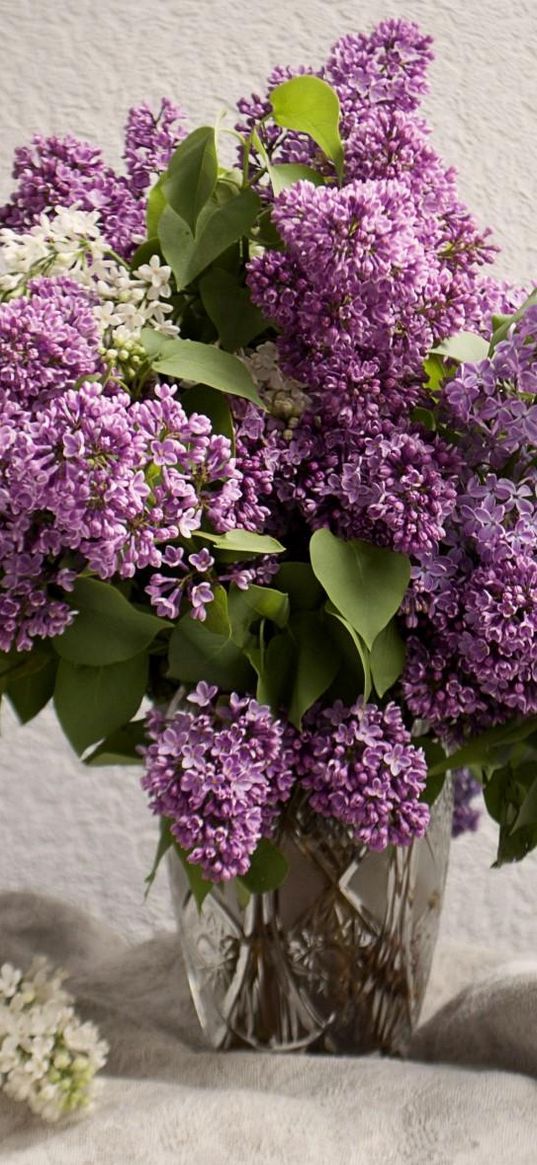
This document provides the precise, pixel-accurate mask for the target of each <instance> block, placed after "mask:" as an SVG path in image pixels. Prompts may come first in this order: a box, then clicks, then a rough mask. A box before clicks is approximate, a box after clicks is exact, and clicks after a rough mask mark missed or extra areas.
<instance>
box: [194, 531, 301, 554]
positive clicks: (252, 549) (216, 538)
mask: <svg viewBox="0 0 537 1165" xmlns="http://www.w3.org/2000/svg"><path fill="white" fill-rule="evenodd" d="M194 537H195V538H204V539H205V540H206V541H207V542H210V543H211V545H212V546H214V548H215V550H229V551H233V552H234V553H237V554H245V555H252V554H282V553H283V551H284V550H285V546H282V544H281V542H278V541H277V539H276V538H271V536H270V535H269V534H255V533H253V532H252V531H251V530H239V529H237V530H226V533H225V534H209V533H207V531H205V530H195V531H194Z"/></svg>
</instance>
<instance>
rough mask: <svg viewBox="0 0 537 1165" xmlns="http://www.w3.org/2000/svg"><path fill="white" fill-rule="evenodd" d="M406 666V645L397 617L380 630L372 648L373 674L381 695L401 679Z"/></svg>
mask: <svg viewBox="0 0 537 1165" xmlns="http://www.w3.org/2000/svg"><path fill="white" fill-rule="evenodd" d="M404 666H405V645H404V643H403V640H402V639H401V636H400V634H399V630H398V627H397V623H396V621H395V619H391V620H390V622H389V623H388V624H387V625H386V627H384V628H383V630H382V631H380V632H379V634H378V635H377V638H376V639H375V641H374V643H373V646H372V648H371V675H372V678H373V683H374V685H375V689H376V691H377V692H378V695H379V696H383V695H384V693H385V692H387V691H388V688H391V687H392V684H394V683H395V681H396V680H398V679H399V676H400V675H401V672H402V670H403V668H404Z"/></svg>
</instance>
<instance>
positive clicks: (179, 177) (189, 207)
mask: <svg viewBox="0 0 537 1165" xmlns="http://www.w3.org/2000/svg"><path fill="white" fill-rule="evenodd" d="M217 179H218V159H217V156H216V136H215V131H214V129H213V127H212V126H206V125H202V126H200V127H199V129H195V130H194V131H193V132H192V133H191V134H189V135H188V137H187V138H185V139H184V141H182V142H180V143H179V145H178V146H177V149H176V150H175V152H174V154H173V155H172V157H171V159H170V162H169V165H168V169H167V171H166V173H165V175H163V176H162V179H161V181H162V184H163V188H164V194H165V197H166V200H167V201H168V203H169V204H170V206H171V207H172V209H173V210H174V211H175V213H176V214H178V215H179V216H180V217H181V218H182V219H183V220H184V222H186V223H187V225H188V226H189V228H190V230H191V231H192V234H194V232H195V230H196V224H197V221H198V218H199V215H200V212H201V211H202V210H203V208H204V206H206V204H207V202H208V201H209V199H210V197H211V195H212V194H213V192H214V189H215V187H216V182H217Z"/></svg>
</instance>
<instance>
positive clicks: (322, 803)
mask: <svg viewBox="0 0 537 1165" xmlns="http://www.w3.org/2000/svg"><path fill="white" fill-rule="evenodd" d="M297 772H298V773H299V775H300V778H301V781H302V784H303V785H304V787H305V788H306V789H309V790H310V803H311V805H312V808H313V809H315V810H316V811H317V812H318V813H322V814H323V816H325V817H331V818H335V820H336V821H340V822H342V823H343V824H344V825H346V826H349V827H350V829H351V830H352V833H353V836H354V837H355V839H356V841H358V842H360V843H361V844H362V845H365V846H367V847H368V849H372V850H382V849H385V848H386V846H387V845H408V844H409V842H411V841H412V840H413V839H414V838H415V837H422V836H423V834H424V833H425V830H426V828H427V825H428V823H429V809H428V806H427V805H425V804H424V803H423V802H421V801H420V795H421V793H422V792H423V789H424V786H425V780H426V777H427V765H426V761H425V757H424V754H423V751H422V750H421V749H420V748H416V747H415V745H413V744H412V741H411V738H410V733H409V732H408V730H407V729H406V728H405V725H404V723H403V718H402V715H401V709H400V708H399V707H398V706H397V704H395V703H390V704H388V705H387V706H386V707H385V708H384V709H381V708H378V707H376V705H374V704H365V703H364V702H363V701H362V700H359V701H358V702H357V703H356V704H355V705H354V706H353V707H352V708H346V707H344V706H343V704H342V703H341V702H340V701H338V702H337V703H336V704H334V706H333V707H331V708H324V709H321V708H316V709H313V710H312V712H311V713H309V714H308V716H307V718H306V721H305V730H304V732H303V734H302V737H301V740H300V748H299V751H298V756H297Z"/></svg>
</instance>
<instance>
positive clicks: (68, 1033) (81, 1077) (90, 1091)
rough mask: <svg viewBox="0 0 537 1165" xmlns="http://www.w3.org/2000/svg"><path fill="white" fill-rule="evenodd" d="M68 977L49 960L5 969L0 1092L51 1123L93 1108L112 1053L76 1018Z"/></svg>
mask: <svg viewBox="0 0 537 1165" xmlns="http://www.w3.org/2000/svg"><path fill="white" fill-rule="evenodd" d="M65 978H66V973H65V972H64V971H61V970H58V969H56V970H52V969H51V967H50V966H49V964H48V962H47V960H46V959H44V958H36V959H34V961H33V963H32V965H31V967H30V968H29V970H28V971H26V972H25V973H23V972H22V971H20V970H18V969H17V968H16V967H13V966H11V964H10V963H4V964H3V966H2V967H0V1090H2V1091H3V1092H4V1093H5V1095H6V1096H9V1097H10V1098H11V1099H12V1100H17V1101H22V1102H25V1103H26V1104H28V1106H29V1107H30V1109H31V1110H32V1112H34V1113H36V1115H37V1116H40V1117H41V1118H42V1119H43V1120H45V1121H50V1122H56V1121H59V1120H60V1119H62V1118H63V1117H66V1116H70V1115H72V1114H74V1113H76V1112H78V1111H81V1110H86V1111H88V1110H90V1109H91V1108H92V1105H93V1102H94V1100H95V1096H96V1093H97V1082H96V1080H95V1075H96V1073H97V1072H98V1071H99V1070H100V1068H102V1067H103V1066H104V1065H105V1063H106V1059H107V1055H108V1050H109V1049H108V1044H107V1043H106V1041H105V1040H102V1039H101V1038H100V1036H99V1032H98V1030H97V1028H96V1026H95V1024H93V1023H90V1022H87V1021H86V1022H82V1020H81V1019H80V1018H79V1016H78V1015H77V1014H76V1011H75V1009H74V1006H73V1005H74V1000H73V998H72V996H71V995H69V994H68V992H67V991H65V989H64V987H63V982H64V979H65Z"/></svg>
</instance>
